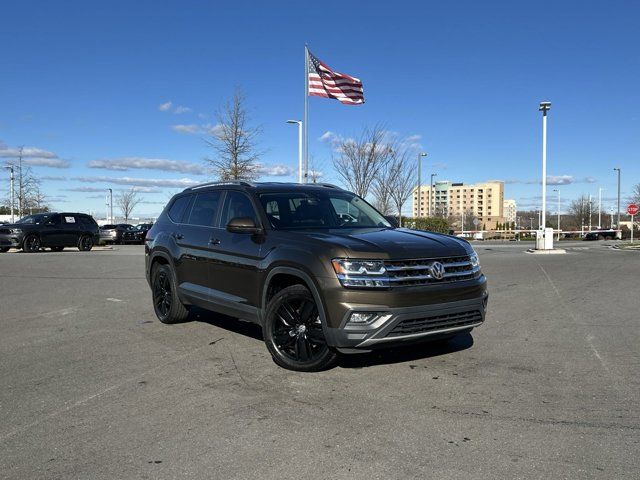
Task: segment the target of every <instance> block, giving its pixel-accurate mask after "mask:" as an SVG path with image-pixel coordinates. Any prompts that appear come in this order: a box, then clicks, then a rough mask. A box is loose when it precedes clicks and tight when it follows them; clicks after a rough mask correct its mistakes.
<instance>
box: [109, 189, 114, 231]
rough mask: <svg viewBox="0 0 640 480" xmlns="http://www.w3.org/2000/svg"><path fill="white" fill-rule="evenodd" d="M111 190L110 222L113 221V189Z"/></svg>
mask: <svg viewBox="0 0 640 480" xmlns="http://www.w3.org/2000/svg"><path fill="white" fill-rule="evenodd" d="M108 190H109V223H113V190H112V189H111V188H109V189H108Z"/></svg>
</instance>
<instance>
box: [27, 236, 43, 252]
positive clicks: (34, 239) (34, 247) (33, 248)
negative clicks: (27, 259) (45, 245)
mask: <svg viewBox="0 0 640 480" xmlns="http://www.w3.org/2000/svg"><path fill="white" fill-rule="evenodd" d="M41 246H42V244H41V243H40V238H38V236H37V235H29V236H27V238H25V239H24V241H23V242H22V251H23V252H27V253H35V252H39V251H40V247H41Z"/></svg>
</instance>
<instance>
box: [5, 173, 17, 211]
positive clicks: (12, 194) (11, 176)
mask: <svg viewBox="0 0 640 480" xmlns="http://www.w3.org/2000/svg"><path fill="white" fill-rule="evenodd" d="M4 168H6V169H8V170H9V172H10V176H9V182H10V185H11V193H10V195H11V223H15V221H16V220H15V215H14V210H13V208H14V207H13V206H14V204H15V203H16V202H15V198H14V193H13V181H14V175H13V165H7V166H6V167H4Z"/></svg>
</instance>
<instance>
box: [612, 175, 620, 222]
mask: <svg viewBox="0 0 640 480" xmlns="http://www.w3.org/2000/svg"><path fill="white" fill-rule="evenodd" d="M613 170H614V171H617V172H618V219H617V220H616V230H620V169H619V168H618V167H615V168H614V169H613Z"/></svg>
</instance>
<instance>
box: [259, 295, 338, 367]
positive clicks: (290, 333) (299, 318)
mask: <svg viewBox="0 0 640 480" xmlns="http://www.w3.org/2000/svg"><path fill="white" fill-rule="evenodd" d="M262 331H263V336H264V341H265V344H266V345H267V349H268V350H269V353H271V356H272V357H273V360H274V362H275V363H277V364H278V365H280V366H281V367H283V368H286V369H288V370H295V371H297V372H317V371H320V370H326V369H328V368H330V367H332V366H333V365H335V363H336V361H337V359H338V354H337V353H336V352H335V351H334V350H332V349H331V348H330V347H329V346H328V345H327V342H326V340H325V337H324V332H323V330H322V323H321V320H320V315H319V314H318V306H317V305H316V302H315V300H314V298H313V295H311V292H310V291H309V290H308V289H307V288H306V287H305V286H304V285H292V286H290V287H287V288H284V289H282V290H280V291H279V292H278V293H276V294H275V295H274V297H273V298H272V299H271V300H270V301H269V305H268V306H267V312H266V315H265V321H264V325H263V327H262Z"/></svg>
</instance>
